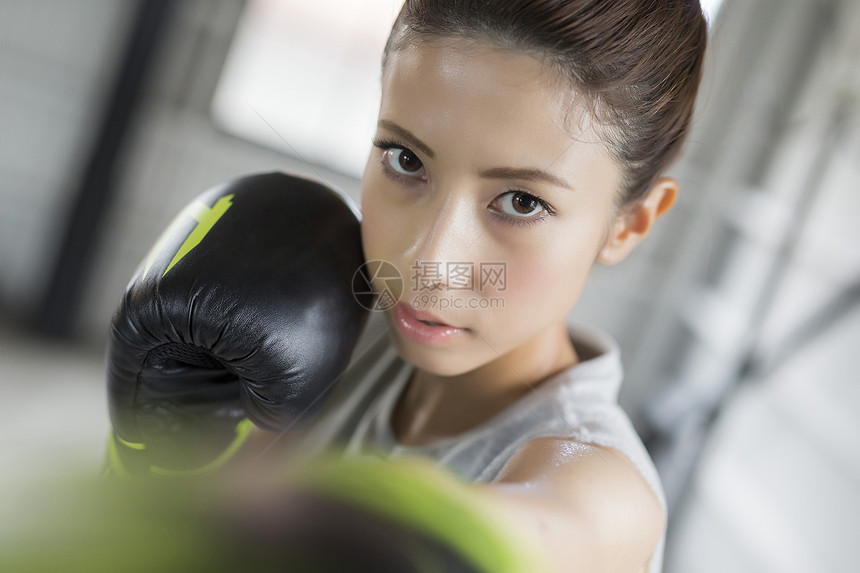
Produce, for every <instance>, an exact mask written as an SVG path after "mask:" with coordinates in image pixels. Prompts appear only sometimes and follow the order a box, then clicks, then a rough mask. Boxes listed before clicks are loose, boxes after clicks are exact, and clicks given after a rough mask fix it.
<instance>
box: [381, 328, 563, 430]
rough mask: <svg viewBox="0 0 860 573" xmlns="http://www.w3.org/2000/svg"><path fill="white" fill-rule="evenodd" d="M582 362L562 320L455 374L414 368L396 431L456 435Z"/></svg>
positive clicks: (395, 422)
mask: <svg viewBox="0 0 860 573" xmlns="http://www.w3.org/2000/svg"><path fill="white" fill-rule="evenodd" d="M577 362H579V357H578V356H577V353H576V349H575V348H574V347H573V344H572V343H571V341H570V337H569V336H568V332H567V326H566V324H565V323H564V321H562V322H559V323H558V324H556V325H553V326H552V327H550V328H547V329H546V330H544V331H542V332H541V333H540V334H538V335H537V336H535V337H534V338H532V339H531V340H529V341H528V342H526V343H525V344H522V345H520V346H519V347H517V348H515V349H514V350H511V351H510V352H508V353H506V354H504V355H501V356H499V357H498V358H497V359H495V360H493V361H491V362H489V363H487V364H485V365H483V366H481V367H479V368H476V369H474V370H471V371H469V372H465V373H463V374H459V375H457V376H438V375H435V374H433V373H430V372H427V371H425V370H419V369H415V371H414V372H413V374H412V377H411V378H410V380H409V381H408V382H407V386H406V388H405V390H404V391H403V392H402V393H401V394H400V397H399V399H398V401H397V403H396V404H395V408H394V412H393V413H392V419H391V424H392V431H393V432H394V434H395V436H396V437H397V440H398V442H400V443H401V444H404V445H425V444H428V443H431V442H433V441H435V440H438V439H442V438H445V437H450V436H455V435H457V434H460V433H462V432H465V431H466V430H469V429H470V428H473V427H475V426H477V425H479V424H481V423H483V422H484V421H486V420H488V419H489V418H491V417H492V416H493V415H495V414H496V413H498V412H500V411H501V410H503V409H504V408H505V407H507V406H508V405H510V404H512V403H514V402H515V401H517V400H518V399H520V398H521V397H523V396H524V395H525V394H527V393H529V392H531V391H532V390H533V389H534V388H535V387H536V386H537V385H538V384H539V383H541V382H542V381H544V380H546V379H547V378H549V377H551V376H553V375H554V374H556V373H558V372H560V371H562V370H564V369H566V368H569V367H571V366H573V365H574V364H576V363H577Z"/></svg>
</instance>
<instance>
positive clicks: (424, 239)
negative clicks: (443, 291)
mask: <svg viewBox="0 0 860 573" xmlns="http://www.w3.org/2000/svg"><path fill="white" fill-rule="evenodd" d="M472 219H473V217H472V215H471V212H470V211H469V207H468V206H467V205H466V204H465V202H462V201H461V202H457V201H453V200H449V201H446V202H445V203H444V204H443V205H441V207H439V208H438V209H437V210H435V211H432V210H431V209H430V208H429V207H428V208H426V209H425V210H423V211H422V214H421V215H420V216H419V217H418V221H417V224H416V231H417V232H416V235H415V240H414V241H413V242H412V245H411V247H410V249H409V252H407V253H406V255H407V261H405V262H408V263H409V264H410V265H411V267H412V268H411V269H410V271H411V272H412V273H415V272H422V271H423V273H424V274H425V275H432V276H433V280H432V281H430V282H434V283H440V284H441V283H444V282H445V278H446V277H447V274H448V270H449V269H450V268H452V267H460V266H463V265H468V264H469V263H472V262H473V261H472V260H471V255H470V252H471V250H472V246H473V244H474V243H475V239H476V237H475V234H476V233H477V232H478V225H476V223H475V221H473V220H472ZM428 280H429V279H428ZM413 282H414V281H413Z"/></svg>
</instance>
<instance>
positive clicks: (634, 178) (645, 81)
mask: <svg viewBox="0 0 860 573" xmlns="http://www.w3.org/2000/svg"><path fill="white" fill-rule="evenodd" d="M456 37H467V38H472V39H486V40H489V41H491V42H493V43H496V44H498V45H499V46H501V47H503V48H508V49H513V50H518V51H523V52H526V53H530V54H534V55H535V56H536V57H539V58H541V59H542V60H543V61H545V62H546V63H548V64H549V65H551V66H552V69H553V70H554V71H555V72H556V74H557V75H558V78H559V79H560V80H563V81H564V82H566V83H565V84H564V85H567V86H568V87H570V88H572V89H573V90H574V91H575V92H576V95H578V96H579V98H580V99H581V98H584V101H585V102H586V104H587V109H588V111H589V112H590V113H591V115H592V117H593V119H594V120H595V121H596V127H597V128H598V133H599V134H600V135H601V139H602V140H603V142H604V143H605V144H606V145H607V148H608V149H609V152H610V153H611V155H612V156H613V157H614V159H615V160H616V162H617V163H618V164H619V165H620V167H621V173H622V187H623V188H622V189H620V190H619V196H618V197H617V200H616V205H617V206H618V207H622V208H623V207H627V206H630V205H632V204H635V203H637V202H638V201H639V200H641V199H642V198H644V196H645V195H646V194H647V193H648V191H649V190H650V188H651V187H652V186H653V184H654V183H655V182H656V181H657V179H658V178H659V177H660V176H661V175H662V173H663V172H664V171H665V170H666V169H667V168H668V167H669V166H670V165H671V164H672V162H674V160H675V159H676V158H677V157H678V155H679V154H680V151H681V148H682V146H683V144H684V141H685V140H686V137H687V134H688V132H689V128H690V124H691V120H692V114H693V106H694V102H695V98H696V93H697V91H698V88H699V83H700V80H701V76H702V66H703V60H704V53H705V48H706V44H707V24H706V22H705V19H704V16H703V15H702V10H701V7H700V5H699V2H698V0H406V2H405V4H404V5H403V8H402V9H401V11H400V14H399V15H398V17H397V20H396V21H395V23H394V26H393V28H392V30H391V35H390V36H389V38H388V42H387V44H386V47H385V51H384V54H383V68H384V66H385V62H386V61H387V58H388V55H389V54H390V53H391V52H392V51H397V50H399V49H401V48H402V47H403V46H404V45H407V44H409V43H411V42H414V41H417V40H421V39H442V38H456Z"/></svg>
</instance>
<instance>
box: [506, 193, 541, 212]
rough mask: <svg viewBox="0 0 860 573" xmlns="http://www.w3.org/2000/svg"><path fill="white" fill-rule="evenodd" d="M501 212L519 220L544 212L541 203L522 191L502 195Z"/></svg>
mask: <svg viewBox="0 0 860 573" xmlns="http://www.w3.org/2000/svg"><path fill="white" fill-rule="evenodd" d="M501 201H502V211H504V212H505V213H506V214H508V215H512V216H513V217H516V218H519V219H525V218H528V217H531V216H533V215H537V214H538V213H540V212H541V211H543V210H544V206H543V202H542V201H541V200H540V199H538V198H537V197H535V196H534V195H530V194H528V193H526V192H524V191H509V192H507V193H505V194H504V195H502V197H501Z"/></svg>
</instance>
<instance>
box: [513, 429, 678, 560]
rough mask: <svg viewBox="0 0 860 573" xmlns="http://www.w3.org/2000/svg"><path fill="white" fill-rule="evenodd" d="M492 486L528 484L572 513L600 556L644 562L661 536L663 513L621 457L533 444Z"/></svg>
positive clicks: (589, 447) (554, 441) (560, 441)
mask: <svg viewBox="0 0 860 573" xmlns="http://www.w3.org/2000/svg"><path fill="white" fill-rule="evenodd" d="M496 482H497V483H519V484H528V487H529V489H530V490H532V491H538V492H545V493H547V494H549V495H550V496H551V497H552V499H554V500H555V501H556V502H557V503H560V504H563V506H564V507H565V509H566V510H569V511H571V512H575V514H576V515H577V516H578V517H579V519H581V520H582V521H583V522H584V524H585V525H586V526H587V529H588V530H589V531H590V532H591V533H592V535H591V536H590V537H592V541H593V542H594V543H596V544H598V545H599V546H600V547H601V549H603V551H602V553H605V554H606V555H615V557H617V558H618V559H619V560H620V561H623V562H627V563H630V562H640V563H645V562H647V560H648V558H650V556H651V554H652V553H653V551H654V549H655V547H656V545H657V543H658V541H659V540H660V537H661V535H662V533H663V529H664V523H665V516H664V514H663V507H662V505H661V504H660V501H659V499H658V498H657V496H656V495H655V493H654V491H653V490H652V489H651V487H650V486H649V485H648V483H647V482H646V481H645V478H644V477H642V474H641V473H640V472H639V470H638V469H637V468H636V466H635V465H634V464H633V462H631V461H630V459H629V458H627V456H625V455H624V454H622V453H621V452H619V451H617V450H614V449H612V448H606V447H602V446H596V445H593V444H585V443H582V442H576V441H574V440H570V439H564V438H539V439H535V440H532V441H530V442H528V443H527V444H526V445H525V446H523V447H522V448H520V449H519V450H518V451H517V453H516V454H515V455H514V456H513V457H512V458H511V460H510V461H509V462H508V464H507V465H506V466H505V468H504V470H503V471H502V473H501V475H500V476H499V477H498V479H497V480H496Z"/></svg>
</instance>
